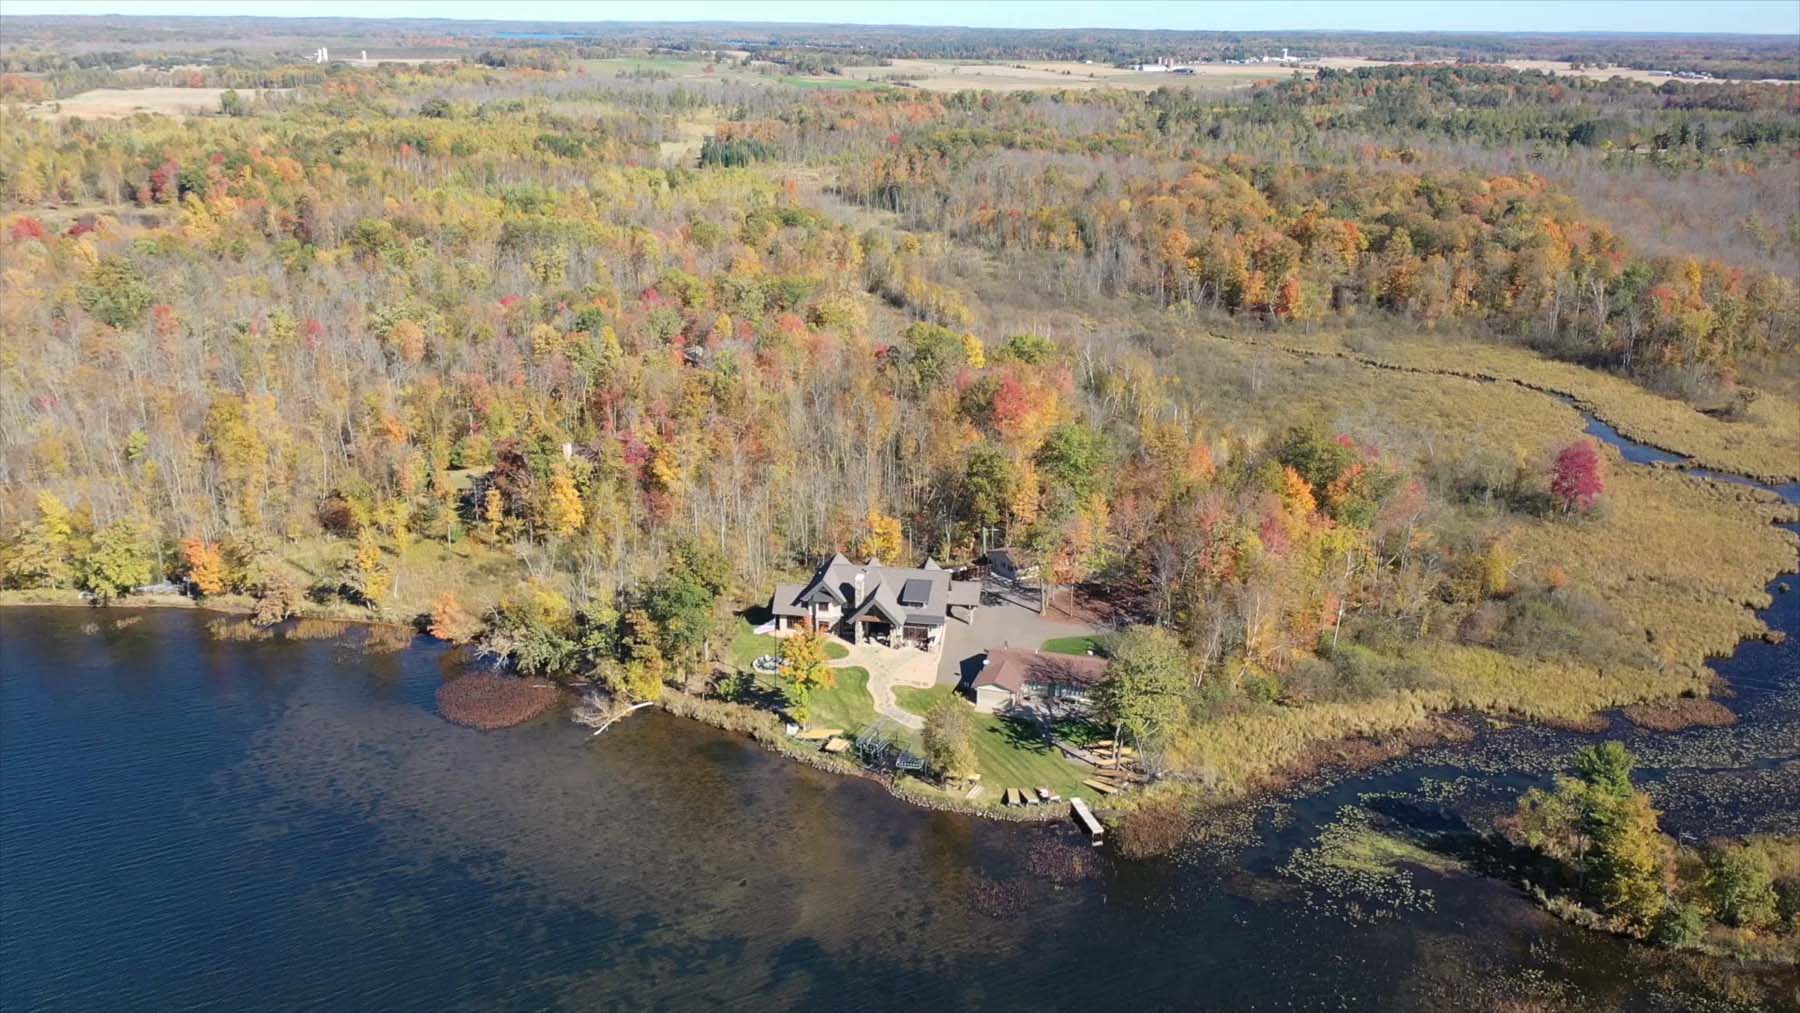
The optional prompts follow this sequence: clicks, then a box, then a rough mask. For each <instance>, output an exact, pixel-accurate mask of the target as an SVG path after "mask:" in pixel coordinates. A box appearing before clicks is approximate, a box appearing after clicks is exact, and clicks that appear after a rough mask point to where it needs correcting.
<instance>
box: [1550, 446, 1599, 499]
mask: <svg viewBox="0 0 1800 1013" xmlns="http://www.w3.org/2000/svg"><path fill="white" fill-rule="evenodd" d="M1605 491H1606V460H1605V458H1603V457H1601V456H1600V448H1599V447H1598V446H1597V445H1596V444H1595V443H1594V441H1593V440H1589V439H1581V440H1576V441H1575V442H1574V443H1571V444H1569V445H1568V446H1567V447H1564V448H1563V449H1562V451H1561V452H1559V453H1558V454H1557V455H1556V464H1555V465H1554V466H1553V467H1552V469H1551V475H1550V492H1551V495H1553V496H1555V497H1556V500H1557V502H1558V503H1560V504H1561V505H1562V508H1563V510H1565V511H1567V512H1571V513H1587V512H1588V511H1590V510H1592V509H1594V505H1595V504H1597V503H1598V502H1600V496H1601V494H1602V493H1604V492H1605Z"/></svg>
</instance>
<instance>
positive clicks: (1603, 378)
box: [1252, 330, 1800, 481]
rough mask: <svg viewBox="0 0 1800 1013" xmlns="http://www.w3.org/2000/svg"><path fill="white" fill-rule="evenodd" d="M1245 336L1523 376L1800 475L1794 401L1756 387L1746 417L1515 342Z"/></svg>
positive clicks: (1364, 357) (1608, 417) (1723, 460)
mask: <svg viewBox="0 0 1800 1013" xmlns="http://www.w3.org/2000/svg"><path fill="white" fill-rule="evenodd" d="M1252 340H1263V341H1265V342H1266V343H1267V344H1269V345H1270V346H1272V347H1281V348H1291V349H1296V350H1300V351H1304V352H1307V353H1310V354H1323V355H1333V356H1346V357H1353V358H1356V359H1359V360H1361V361H1364V362H1368V363H1370V364H1374V365H1379V366H1384V367H1388V368H1393V369H1402V370H1423V371H1426V372H1431V373H1440V374H1445V375H1454V376H1462V377H1470V378H1476V379H1484V380H1500V381H1508V382H1512V383H1518V384H1523V385H1526V386H1528V387H1532V388H1535V389H1538V390H1543V391H1549V392H1553V393H1557V394H1562V395H1565V396H1567V397H1571V398H1573V399H1575V400H1576V401H1577V402H1579V403H1581V404H1582V405H1583V406H1584V407H1586V408H1588V410H1590V411H1592V412H1593V413H1594V414H1595V415H1596V416H1598V417H1599V418H1600V419H1601V420H1602V421H1604V422H1606V423H1608V424H1609V425H1612V426H1613V427H1614V428H1616V429H1618V430H1619V432H1621V433H1623V434H1625V435H1626V436H1629V437H1631V438H1632V439H1635V440H1637V441H1639V442H1642V443H1648V444H1650V445H1652V446H1655V447H1659V448H1661V449H1663V450H1667V451H1670V452H1672V453H1677V454H1682V455H1684V456H1687V457H1691V458H1693V459H1694V460H1695V462H1696V463H1698V464H1701V465H1703V466H1705V467H1709V468H1716V469H1718V470H1720V471H1732V472H1738V473H1741V474H1745V475H1751V476H1755V477H1758V478H1762V479H1764V480H1768V481H1786V480H1790V479H1794V478H1800V404H1796V403H1795V402H1794V401H1793V400H1792V399H1791V398H1788V397H1786V396H1785V395H1783V394H1781V393H1779V392H1774V391H1762V392H1758V393H1759V396H1758V397H1757V398H1756V399H1755V401H1754V402H1753V407H1752V409H1751V410H1750V411H1749V412H1748V413H1747V414H1746V415H1744V416H1743V417H1742V418H1740V419H1737V420H1734V421H1726V420H1724V419H1720V418H1717V417H1715V416H1712V415H1708V414H1705V413H1703V412H1701V411H1698V410H1696V409H1695V408H1694V407H1693V406H1692V405H1689V404H1686V403H1684V402H1681V401H1677V400H1674V399H1672V398H1667V397H1663V396H1661V395H1659V394H1656V393H1653V392H1651V391H1649V390H1646V389H1644V388H1643V387H1640V386H1639V385H1637V384H1635V383H1633V382H1631V381H1630V380H1627V379H1625V378H1623V377H1619V376H1615V375H1612V374H1610V373H1603V372H1600V371H1598V370H1592V369H1587V368H1585V367H1582V366H1578V365H1575V364H1573V363H1568V362H1562V361H1559V360H1556V359H1551V358H1548V357H1546V356H1543V355H1539V354H1538V353H1536V352H1534V351H1532V350H1530V349H1528V348H1525V347H1522V346H1519V345H1513V344H1503V343H1499V342H1494V341H1477V340H1470V339H1457V338H1451V337H1443V336H1436V335H1425V334H1411V335H1408V336H1406V337H1404V338H1397V337H1394V336H1393V335H1391V334H1388V333H1383V334H1382V335H1380V336H1379V337H1377V336H1373V335H1371V334H1369V333H1367V332H1358V331H1336V330H1333V331H1317V332H1314V333H1312V334H1306V333H1304V332H1292V333H1283V334H1281V335H1280V336H1279V337H1277V338H1270V339H1252Z"/></svg>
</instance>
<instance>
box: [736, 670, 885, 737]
mask: <svg viewBox="0 0 1800 1013" xmlns="http://www.w3.org/2000/svg"><path fill="white" fill-rule="evenodd" d="M832 671H834V672H836V673H837V685H836V686H833V687H832V688H830V689H818V690H814V691H813V695H812V699H811V701H809V706H810V709H811V713H810V714H809V715H808V716H807V721H806V723H807V724H808V725H809V726H811V727H813V728H842V729H843V730H844V734H846V735H849V736H851V737H855V735H856V733H857V732H860V731H862V730H863V728H864V727H866V726H868V725H870V724H873V723H874V721H875V698H874V697H871V696H870V695H869V670H868V669H866V668H860V667H856V666H852V667H850V668H834V669H832ZM757 682H758V684H759V685H761V686H763V687H765V688H768V689H776V690H779V689H780V688H781V685H780V683H779V681H778V680H775V679H758V680H757Z"/></svg>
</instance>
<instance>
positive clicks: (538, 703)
mask: <svg viewBox="0 0 1800 1013" xmlns="http://www.w3.org/2000/svg"><path fill="white" fill-rule="evenodd" d="M560 695H561V691H560V690H558V689H557V687H556V684H555V683H550V682H545V681H544V680H542V679H527V678H521V677H519V676H512V675H500V674H497V673H492V672H482V673H477V674H474V675H465V676H463V677H461V678H459V679H453V680H451V681H450V682H447V683H445V684H444V685H443V686H441V687H439V689H438V691H437V705H438V713H439V714H440V715H442V716H443V718H444V720H446V721H449V722H451V723H453V724H459V725H464V726H466V727H469V728H478V729H480V730H482V731H493V730H495V729H498V728H510V727H512V726H513V725H520V724H524V723H525V722H527V721H530V720H531V719H532V718H535V717H537V716H538V715H540V714H542V713H544V712H545V711H547V710H549V709H550V708H551V707H553V706H555V704H556V701H557V699H558V698H559V696H560Z"/></svg>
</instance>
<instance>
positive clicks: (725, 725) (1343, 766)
mask: <svg viewBox="0 0 1800 1013" xmlns="http://www.w3.org/2000/svg"><path fill="white" fill-rule="evenodd" d="M1787 576H1788V573H1787V571H1782V572H1781V573H1780V574H1778V575H1777V577H1775V578H1773V579H1774V580H1781V579H1783V578H1785V577H1787ZM79 595H80V592H77V591H73V590H41V589H40V590H33V591H0V616H3V615H4V614H5V613H6V611H7V610H9V609H16V608H88V609H108V610H121V611H132V610H140V609H170V610H189V611H198V612H210V613H214V614H217V615H220V616H233V617H239V618H242V617H243V616H246V615H248V614H250V612H251V608H250V606H249V605H248V604H247V603H241V602H236V601H231V600H223V601H220V600H209V601H196V600H194V599H192V598H188V597H186V596H185V595H169V594H157V595H144V596H128V597H126V598H123V599H117V600H115V601H113V602H111V603H108V604H105V605H102V604H99V603H97V602H95V601H93V600H91V599H83V598H81V597H79ZM38 596H41V597H38ZM1749 607H1752V608H1754V606H1749ZM1766 607H1767V606H1766V605H1765V606H1764V608H1766ZM1756 610H1757V611H1761V610H1762V609H1756ZM1759 618H1760V617H1759ZM294 620H315V621H326V622H335V623H343V624H345V625H349V626H365V627H379V628H385V629H405V630H408V631H409V632H411V633H412V634H414V635H415V636H419V637H425V638H427V639H433V640H435V638H431V637H430V635H429V634H426V633H422V632H420V631H419V630H418V628H417V626H416V624H414V623H411V622H403V621H400V620H398V619H395V618H390V617H381V616H370V615H367V614H364V615H360V616H347V615H343V614H341V613H336V612H333V611H332V610H330V609H320V608H310V607H309V608H302V609H300V610H299V611H297V612H296V613H295V614H294V615H293V616H292V617H290V619H289V620H284V621H283V622H291V621H294ZM279 625H280V624H275V626H271V627H270V629H271V630H274V629H275V628H276V627H278V626H279ZM1762 639H1764V637H1763V636H1762V635H1759V634H1747V635H1745V636H1744V637H1742V638H1741V639H1740V640H1739V641H1738V642H1737V645H1734V648H1733V652H1734V653H1735V651H1736V649H1737V647H1739V646H1741V645H1743V644H1747V643H1752V642H1756V641H1759V640H1762ZM1729 657H1731V654H1719V655H1712V656H1709V659H1708V660H1712V659H1713V658H1729ZM552 681H554V680H552ZM1715 681H1716V683H1717V684H1718V685H1716V686H1714V687H1713V688H1712V690H1711V692H1710V694H1709V695H1708V696H1707V697H1705V698H1703V699H1704V700H1705V701H1706V702H1710V703H1714V704H1716V705H1717V706H1718V707H1719V708H1721V709H1726V708H1725V705H1724V704H1723V703H1721V702H1720V701H1721V700H1725V699H1730V698H1731V697H1732V696H1734V695H1735V694H1731V693H1729V692H1728V691H1729V688H1730V687H1729V681H1728V680H1725V679H1724V678H1723V677H1719V676H1717V675H1716V674H1715ZM557 685H558V687H559V691H560V693H561V695H562V697H563V701H562V702H563V703H564V704H565V705H566V704H567V703H568V702H569V700H570V699H571V698H572V697H573V695H574V694H575V693H576V692H577V687H576V686H575V685H573V684H570V683H563V682H557ZM1691 699H1695V698H1689V697H1685V696H1682V695H1679V694H1678V695H1675V696H1669V697H1658V698H1654V699H1648V700H1643V701H1639V702H1637V703H1634V704H1628V705H1622V706H1615V707H1608V708H1605V709H1602V710H1596V711H1593V712H1592V713H1590V714H1589V715H1588V716H1587V717H1586V718H1585V719H1583V720H1582V721H1579V722H1569V721H1559V720H1555V719H1534V718H1525V717H1520V716H1517V715H1513V714H1498V713H1495V714H1490V713H1487V712H1483V711H1479V710H1474V711H1472V710H1469V709H1468V708H1459V707H1452V708H1449V709H1446V710H1441V711H1438V710H1428V711H1427V712H1426V713H1425V714H1424V715H1423V716H1422V718H1421V719H1420V720H1419V721H1418V722H1416V723H1414V724H1411V725H1408V726H1406V727H1404V728H1397V729H1394V730H1391V731H1389V732H1386V733H1382V734H1376V735H1370V734H1353V735H1342V736H1338V737H1334V738H1327V739H1318V740H1314V741H1312V742H1310V743H1309V744H1308V745H1307V747H1306V748H1305V749H1304V750H1303V751H1302V752H1301V753H1299V754H1297V755H1295V756H1293V757H1291V758H1289V760H1288V761H1287V762H1285V763H1283V764H1282V765H1280V766H1277V767H1275V768H1272V769H1270V770H1267V771H1263V772H1261V773H1259V774H1258V775H1257V776H1256V777H1255V778H1254V779H1253V780H1252V781H1250V782H1249V783H1246V784H1245V785H1243V786H1241V787H1240V788H1239V789H1238V790H1236V791H1231V792H1229V793H1227V792H1225V791H1222V790H1221V789H1219V788H1213V787H1206V786H1202V785H1200V784H1199V783H1198V782H1195V781H1193V780H1191V779H1188V778H1185V777H1182V776H1180V775H1175V776H1170V777H1166V778H1164V779H1162V780H1159V781H1155V782H1152V783H1150V784H1149V785H1146V786H1145V787H1144V788H1140V789H1138V790H1136V791H1133V792H1130V793H1127V794H1125V795H1123V796H1109V797H1107V798H1106V799H1105V800H1104V802H1101V801H1099V800H1095V801H1093V802H1091V803H1090V804H1092V805H1093V806H1094V811H1095V813H1096V814H1097V815H1099V816H1101V817H1102V819H1103V820H1104V821H1105V822H1106V823H1107V825H1108V826H1110V827H1113V828H1115V829H1116V828H1117V827H1118V825H1119V824H1120V822H1122V820H1123V819H1124V818H1126V817H1128V815H1129V814H1130V813H1132V812H1133V811H1136V810H1137V809H1139V808H1141V807H1143V806H1144V805H1146V804H1156V803H1158V802H1160V801H1161V800H1164V799H1180V800H1182V801H1183V803H1184V804H1187V805H1190V806H1192V807H1193V808H1194V810H1195V812H1194V815H1195V818H1196V819H1195V822H1198V818H1199V816H1200V815H1201V814H1211V813H1221V812H1230V811H1231V810H1233V809H1236V808H1239V807H1242V806H1247V805H1253V804H1255V803H1256V802H1257V801H1259V800H1261V799H1264V798H1268V797H1271V796H1273V795H1278V794H1280V793H1282V792H1286V791H1292V790H1295V789H1296V788H1299V787H1300V786H1302V785H1306V784H1308V783H1311V782H1318V784H1317V790H1323V789H1325V788H1326V787H1328V786H1329V785H1330V784H1331V783H1333V782H1334V781H1335V780H1336V779H1338V778H1342V777H1347V776H1354V775H1357V774H1361V773H1364V772H1366V771H1368V770H1371V769H1373V768H1375V767H1378V766H1380V765H1381V764H1383V763H1387V762H1390V761H1393V760H1397V759H1401V758H1404V757H1406V756H1408V755H1410V754H1412V753H1413V752H1415V751H1417V750H1419V749H1423V748H1428V747H1432V746H1438V745H1445V744H1458V743H1467V742H1470V741H1474V740H1475V738H1476V735H1475V732H1474V730H1473V729H1472V728H1470V727H1469V726H1468V724H1467V722H1466V721H1465V720H1462V718H1464V717H1466V716H1469V715H1474V716H1476V717H1480V718H1482V719H1485V720H1488V721H1490V722H1495V723H1501V724H1505V725H1537V726H1541V727H1544V728H1550V729H1555V730H1559V731H1566V732H1571V733H1576V734H1583V735H1601V734H1605V733H1606V732H1608V731H1610V730H1611V729H1612V727H1613V726H1614V720H1615V718H1616V719H1618V720H1623V721H1625V722H1626V723H1628V724H1630V725H1633V726H1636V727H1638V728H1641V729H1643V730H1645V731H1648V732H1652V733H1654V734H1674V733H1678V732H1681V731H1684V730H1686V729H1688V728H1692V727H1696V726H1700V725H1711V726H1713V727H1718V725H1719V724H1729V723H1735V721H1733V722H1719V723H1713V722H1707V721H1691V722H1686V723H1682V724H1678V725H1672V726H1662V727H1655V726H1652V725H1650V724H1646V723H1640V722H1639V721H1637V720H1633V719H1632V717H1631V714H1630V713H1629V712H1630V711H1632V710H1642V711H1651V710H1663V709H1676V708H1679V707H1681V706H1682V703H1683V701H1687V700H1691ZM656 706H657V707H658V708H659V709H661V710H662V711H664V712H665V713H667V714H669V715H670V716H673V717H678V718H684V719H687V720H691V721H696V722H698V723H700V724H703V725H707V726H709V727H712V728H715V729H718V730H720V731H725V732H731V733H735V734H738V735H742V736H745V737H747V738H749V739H750V740H751V741H752V742H755V743H756V744H757V745H759V746H761V747H762V748H764V749H766V750H768V751H770V752H773V753H777V754H779V755H781V756H783V757H785V758H788V759H791V760H795V761H798V762H800V763H804V764H806V765H808V766H811V767H814V768H816V769H819V770H823V771H826V772H828V773H833V774H838V775H841V776H847V777H856V778H861V779H863V780H867V781H871V782H874V783H876V784H879V785H881V786H882V788H883V789H884V790H885V791H886V792H887V793H888V794H889V795H891V796H893V797H894V798H897V799H899V800H900V801H902V802H905V803H908V804H910V805H913V806H915V807H917V808H920V809H925V810H928V811H933V812H953V813H960V814H964V815H969V816H976V817H980V818H983V819H991V820H996V821H1000V822H1007V823H1046V822H1051V821H1053V820H1056V819H1060V818H1067V815H1068V814H1067V812H1066V810H1065V809H1064V808H1063V807H1060V806H1056V805H1054V804H1053V805H1039V806H1015V807H1004V806H997V805H987V804H981V803H973V802H968V801H966V800H961V799H956V798H953V797H948V796H942V795H935V794H927V793H924V792H920V791H915V790H911V789H909V788H908V787H906V786H905V785H903V784H902V783H901V782H900V780H899V779H898V778H895V777H893V776H891V775H884V774H882V773H880V772H877V771H873V770H869V769H868V768H866V767H863V766H862V765H860V764H858V763H855V762H853V761H851V760H848V759H845V758H843V757H839V756H833V755H830V754H826V753H824V752H822V751H820V750H817V749H807V748H803V747H802V746H800V745H798V744H796V743H795V742H794V740H792V739H790V738H789V737H788V736H787V735H786V734H785V733H784V732H783V730H782V728H781V721H780V719H779V718H778V717H777V716H776V715H775V714H774V713H772V712H769V711H762V710H757V709H755V708H751V707H746V706H744V705H742V704H735V703H730V702H727V701H724V700H710V699H707V698H705V697H701V696H696V695H694V694H692V693H688V692H686V691H683V690H678V689H675V688H672V687H670V688H666V689H665V691H664V694H663V696H662V698H661V699H659V700H658V701H656ZM440 716H441V715H440ZM541 716H542V715H538V717H541ZM444 720H445V721H446V722H447V723H450V724H454V722H450V721H449V719H448V718H445V719H444ZM533 720H535V718H534V719H533ZM495 730H504V729H495Z"/></svg>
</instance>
